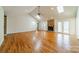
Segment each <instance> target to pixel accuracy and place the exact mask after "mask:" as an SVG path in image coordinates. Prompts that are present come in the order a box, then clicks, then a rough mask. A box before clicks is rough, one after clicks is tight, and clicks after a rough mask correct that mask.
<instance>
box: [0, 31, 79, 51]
mask: <svg viewBox="0 0 79 59" xmlns="http://www.w3.org/2000/svg"><path fill="white" fill-rule="evenodd" d="M4 38H5V39H4V42H3V44H2V45H1V47H0V52H2V53H26V52H27V53H31V52H32V53H33V52H36V53H38V52H41V53H48V52H49V53H59V52H60V53H69V52H74V53H76V52H79V40H78V39H76V36H74V35H69V34H61V33H55V32H46V31H34V32H22V33H14V34H9V35H6V36H5V37H4Z"/></svg>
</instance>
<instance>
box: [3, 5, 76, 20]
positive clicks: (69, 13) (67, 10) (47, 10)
mask: <svg viewBox="0 0 79 59" xmlns="http://www.w3.org/2000/svg"><path fill="white" fill-rule="evenodd" d="M51 7H52V8H53V10H51ZM3 8H4V11H5V14H6V15H16V16H17V15H26V14H30V15H31V16H33V17H35V16H36V15H37V7H36V6H4V7H3ZM76 12H77V7H76V6H64V12H63V13H61V14H59V13H58V11H57V8H56V6H41V7H40V13H41V15H42V16H43V17H44V19H46V20H48V19H51V18H67V17H75V16H76Z"/></svg>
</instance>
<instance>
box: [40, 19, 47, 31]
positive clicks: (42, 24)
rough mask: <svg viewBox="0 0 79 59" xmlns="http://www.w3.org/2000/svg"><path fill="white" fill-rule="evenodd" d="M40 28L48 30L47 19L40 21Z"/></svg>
mask: <svg viewBox="0 0 79 59" xmlns="http://www.w3.org/2000/svg"><path fill="white" fill-rule="evenodd" d="M39 30H48V25H47V21H40V22H39Z"/></svg>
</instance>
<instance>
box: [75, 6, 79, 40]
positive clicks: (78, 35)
mask: <svg viewBox="0 0 79 59" xmlns="http://www.w3.org/2000/svg"><path fill="white" fill-rule="evenodd" d="M76 35H77V38H78V39H79V7H78V10H77V16H76Z"/></svg>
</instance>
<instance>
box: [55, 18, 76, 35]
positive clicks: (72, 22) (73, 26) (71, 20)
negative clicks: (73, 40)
mask: <svg viewBox="0 0 79 59" xmlns="http://www.w3.org/2000/svg"><path fill="white" fill-rule="evenodd" d="M58 21H61V22H63V21H69V23H70V24H69V25H70V26H69V27H70V30H69V31H70V34H76V22H75V21H76V18H66V19H56V20H55V32H57V22H58Z"/></svg>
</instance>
